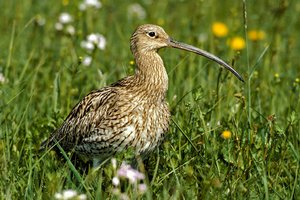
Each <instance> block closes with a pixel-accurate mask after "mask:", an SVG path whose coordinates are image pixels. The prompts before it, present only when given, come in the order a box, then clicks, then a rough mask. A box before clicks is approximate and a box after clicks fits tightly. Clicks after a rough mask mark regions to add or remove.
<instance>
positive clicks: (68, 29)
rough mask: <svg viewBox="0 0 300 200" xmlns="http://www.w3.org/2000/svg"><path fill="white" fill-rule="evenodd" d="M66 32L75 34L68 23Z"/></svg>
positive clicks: (72, 27)
mask: <svg viewBox="0 0 300 200" xmlns="http://www.w3.org/2000/svg"><path fill="white" fill-rule="evenodd" d="M66 30H67V33H69V34H70V35H74V34H75V28H74V26H72V25H68V26H67V28H66Z"/></svg>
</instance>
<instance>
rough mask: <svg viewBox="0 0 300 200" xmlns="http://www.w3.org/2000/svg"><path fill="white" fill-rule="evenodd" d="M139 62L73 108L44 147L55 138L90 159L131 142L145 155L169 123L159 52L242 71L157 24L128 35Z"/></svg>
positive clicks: (165, 77)
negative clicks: (172, 50) (181, 54)
mask: <svg viewBox="0 0 300 200" xmlns="http://www.w3.org/2000/svg"><path fill="white" fill-rule="evenodd" d="M130 47H131V51H132V53H133V55H134V58H135V62H136V72H135V74H134V75H132V76H129V77H126V78H124V79H122V80H120V81H118V82H116V83H114V84H112V85H110V86H108V87H104V88H102V89H99V90H97V91H93V92H91V93H90V94H88V95H87V96H86V97H84V98H83V99H82V100H81V101H80V102H79V103H78V104H77V105H76V106H75V107H74V108H73V110H72V111H71V113H70V114H69V116H68V117H67V118H66V120H65V121H64V123H63V124H62V126H61V127H60V128H59V129H57V130H56V131H55V132H54V133H53V134H52V135H51V136H50V137H49V139H48V140H46V141H45V142H44V143H43V145H42V146H43V147H51V146H55V145H56V144H57V142H59V144H60V145H61V146H62V147H63V148H64V149H65V150H67V151H69V150H75V152H76V153H77V154H79V155H84V156H86V157H88V158H90V159H104V158H107V157H108V156H110V155H112V154H114V153H116V152H120V151H122V150H123V149H126V148H128V147H133V148H134V149H135V151H136V153H137V154H142V155H143V154H147V153H148V152H151V151H152V150H153V149H154V148H155V147H157V146H158V145H159V144H160V143H161V141H162V140H163V138H164V134H165V133H166V132H167V130H168V127H169V122H170V113H169V109H168V104H167V102H166V100H165V97H166V92H167V89H168V76H167V72H166V70H165V67H164V64H163V61H162V59H161V57H160V56H159V55H158V53H157V51H158V49H160V48H163V47H174V48H179V49H183V50H187V51H191V52H194V53H197V54H199V55H203V56H205V57H208V58H209V59H212V60H214V61H216V62H218V63H219V64H221V65H223V66H224V67H225V68H227V69H229V70H230V71H231V72H232V73H234V74H235V75H236V76H237V77H238V78H239V79H240V80H242V78H241V76H240V75H239V74H238V73H237V72H236V71H235V70H234V69H232V68H231V67H230V66H229V65H227V64H226V63H225V62H224V61H222V60H221V59H219V58H217V57H215V56H213V55H212V54H209V53H207V52H205V51H203V50H200V49H197V48H196V47H193V46H190V45H186V44H183V43H179V42H176V41H174V40H173V39H171V38H170V37H169V36H168V34H166V33H165V31H164V30H163V29H162V28H161V27H159V26H156V25H150V24H147V25H142V26H139V27H138V28H137V29H136V31H135V32H134V33H133V35H132V37H131V40H130Z"/></svg>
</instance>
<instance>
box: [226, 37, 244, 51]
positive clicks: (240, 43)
mask: <svg viewBox="0 0 300 200" xmlns="http://www.w3.org/2000/svg"><path fill="white" fill-rule="evenodd" d="M229 46H230V48H231V49H233V50H236V51H239V50H242V49H244V48H245V46H246V42H245V40H244V39H243V38H242V37H234V38H232V39H231V40H230V41H229Z"/></svg>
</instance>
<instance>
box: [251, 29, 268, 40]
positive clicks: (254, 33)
mask: <svg viewBox="0 0 300 200" xmlns="http://www.w3.org/2000/svg"><path fill="white" fill-rule="evenodd" d="M248 37H249V39H250V40H252V41H258V40H263V39H265V37H266V33H265V32H264V31H262V30H251V31H249V32H248Z"/></svg>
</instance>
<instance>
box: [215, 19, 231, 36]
mask: <svg viewBox="0 0 300 200" xmlns="http://www.w3.org/2000/svg"><path fill="white" fill-rule="evenodd" d="M211 29H212V32H213V34H214V35H215V36H217V37H225V36H227V34H228V28H227V26H226V25H225V24H224V23H222V22H215V23H213V25H212V28H211Z"/></svg>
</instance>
